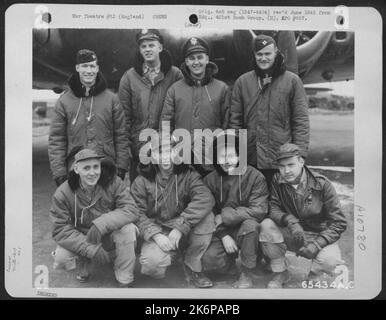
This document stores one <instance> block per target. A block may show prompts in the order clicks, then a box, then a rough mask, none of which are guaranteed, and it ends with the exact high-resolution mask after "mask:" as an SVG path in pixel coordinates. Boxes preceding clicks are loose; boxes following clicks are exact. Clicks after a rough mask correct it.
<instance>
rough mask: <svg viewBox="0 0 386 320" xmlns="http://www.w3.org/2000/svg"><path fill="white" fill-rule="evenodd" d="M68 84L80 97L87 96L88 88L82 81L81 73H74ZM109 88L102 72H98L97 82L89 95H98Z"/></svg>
mask: <svg viewBox="0 0 386 320" xmlns="http://www.w3.org/2000/svg"><path fill="white" fill-rule="evenodd" d="M68 85H69V87H70V89H71V90H72V92H73V93H74V94H75V96H77V97H78V98H81V97H85V92H86V88H85V86H83V84H82V83H81V82H80V79H79V73H78V72H76V73H74V74H73V75H72V76H71V77H70V78H69V80H68ZM106 88H107V84H106V80H105V78H104V77H103V75H102V73H100V72H98V74H97V77H96V79H95V84H94V85H93V86H92V87H91V89H90V92H89V96H96V95H98V94H99V93H101V92H102V91H104V90H105V89H106Z"/></svg>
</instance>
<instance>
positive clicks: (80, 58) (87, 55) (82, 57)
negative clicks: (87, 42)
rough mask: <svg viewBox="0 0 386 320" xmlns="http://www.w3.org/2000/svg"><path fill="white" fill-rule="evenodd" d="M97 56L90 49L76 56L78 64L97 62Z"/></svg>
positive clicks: (79, 52)
mask: <svg viewBox="0 0 386 320" xmlns="http://www.w3.org/2000/svg"><path fill="white" fill-rule="evenodd" d="M97 60H98V58H97V55H96V54H95V52H94V51H92V50H88V49H80V50H79V51H78V53H77V54H76V64H80V63H86V62H91V61H97Z"/></svg>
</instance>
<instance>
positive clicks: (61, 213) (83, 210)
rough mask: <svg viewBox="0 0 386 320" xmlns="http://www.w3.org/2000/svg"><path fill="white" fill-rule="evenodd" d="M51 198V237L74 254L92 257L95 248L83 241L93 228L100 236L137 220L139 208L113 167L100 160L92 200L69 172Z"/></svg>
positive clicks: (107, 161) (74, 175)
mask: <svg viewBox="0 0 386 320" xmlns="http://www.w3.org/2000/svg"><path fill="white" fill-rule="evenodd" d="M68 176H69V178H68V180H67V181H66V182H64V183H63V184H61V185H60V186H59V188H58V189H57V190H56V192H55V194H54V196H53V198H52V206H51V210H50V213H51V218H52V221H53V230H52V237H53V239H54V240H55V241H56V243H57V244H58V245H60V246H61V247H63V248H65V249H67V250H69V251H71V252H74V253H76V254H79V255H82V256H87V257H92V256H93V255H94V254H95V252H93V251H95V250H96V249H97V248H96V246H95V245H91V244H90V243H88V242H87V241H86V234H87V232H88V230H89V228H90V227H91V225H92V224H95V226H96V227H97V228H98V230H100V231H101V233H102V234H107V233H110V232H112V231H114V230H118V229H120V228H122V227H123V226H125V225H126V224H128V223H134V222H136V221H137V220H138V208H137V206H136V204H135V201H134V199H133V198H132V196H131V194H130V192H128V190H127V188H126V185H125V184H124V183H123V182H122V180H121V179H120V178H119V177H117V176H116V167H115V165H114V164H113V163H112V162H111V161H109V160H102V164H101V176H100V178H99V180H98V183H97V185H96V189H95V192H94V195H93V197H92V198H91V199H89V198H88V197H87V195H86V194H85V192H84V190H83V188H82V187H81V186H80V181H79V175H78V174H76V173H75V172H74V171H70V173H69V175H68Z"/></svg>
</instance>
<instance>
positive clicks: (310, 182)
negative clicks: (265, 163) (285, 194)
mask: <svg viewBox="0 0 386 320" xmlns="http://www.w3.org/2000/svg"><path fill="white" fill-rule="evenodd" d="M303 168H304V171H303V175H302V178H301V180H300V183H302V182H303V181H304V180H306V183H307V187H309V188H311V189H313V190H322V185H321V184H320V182H319V181H318V180H317V179H316V175H315V174H314V173H313V172H312V171H311V170H310V169H309V168H308V167H307V166H306V165H304V167H303ZM278 183H279V184H287V182H286V181H285V180H284V178H283V177H282V176H281V175H280V173H279V178H278Z"/></svg>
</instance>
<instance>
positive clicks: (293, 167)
mask: <svg viewBox="0 0 386 320" xmlns="http://www.w3.org/2000/svg"><path fill="white" fill-rule="evenodd" d="M303 166H304V159H303V158H302V157H300V156H293V157H290V158H285V159H281V160H279V171H280V175H281V176H282V178H283V179H284V180H285V181H286V182H288V183H291V182H293V181H295V180H296V178H297V177H298V176H299V175H300V173H301V172H302V169H303Z"/></svg>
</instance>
